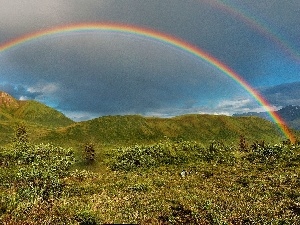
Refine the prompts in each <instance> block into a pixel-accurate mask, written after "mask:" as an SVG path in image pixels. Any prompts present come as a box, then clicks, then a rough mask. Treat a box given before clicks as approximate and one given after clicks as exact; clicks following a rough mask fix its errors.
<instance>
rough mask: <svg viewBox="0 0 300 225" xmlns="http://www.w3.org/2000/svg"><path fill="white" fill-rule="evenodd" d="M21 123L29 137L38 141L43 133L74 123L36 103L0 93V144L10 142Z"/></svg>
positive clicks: (59, 113) (55, 111) (49, 108)
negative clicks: (26, 129)
mask: <svg viewBox="0 0 300 225" xmlns="http://www.w3.org/2000/svg"><path fill="white" fill-rule="evenodd" d="M20 123H23V124H24V125H25V126H26V127H27V128H28V130H29V133H30V134H31V135H30V136H32V137H34V139H38V138H39V137H40V136H43V135H44V133H45V132H47V131H49V130H51V129H54V128H58V127H63V126H68V125H70V124H73V123H74V121H72V120H71V119H69V118H68V117H66V116H64V115H63V114H62V113H61V112H58V111H57V110H55V109H52V108H51V107H48V106H46V105H44V104H42V103H39V102H37V101H33V100H28V101H20V100H16V99H15V98H13V97H12V96H10V95H9V94H7V93H5V92H1V91H0V143H1V144H6V143H9V142H10V139H11V137H12V134H13V132H14V129H15V127H16V126H17V125H18V124H20Z"/></svg>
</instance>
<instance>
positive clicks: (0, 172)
mask: <svg viewBox="0 0 300 225" xmlns="http://www.w3.org/2000/svg"><path fill="white" fill-rule="evenodd" d="M0 155H1V157H0V165H1V169H0V179H1V181H2V182H1V184H0V201H1V205H0V224H103V223H106V224H112V223H138V224H299V221H300V177H299V174H300V145H299V143H295V144H292V143H290V142H289V141H284V142H281V143H267V142H264V141H262V140H260V141H254V142H252V141H251V142H249V141H248V140H247V138H245V137H243V136H241V137H240V138H239V139H238V140H237V141H236V142H235V143H231V144H227V143H222V142H219V141H211V142H210V143H209V144H203V143H200V142H196V141H191V140H184V139H169V138H167V137H165V138H163V139H162V140H160V141H157V142H155V143H151V144H133V145H126V146H125V145H124V146H121V145H120V146H118V147H114V148H112V147H106V148H105V147H103V146H101V145H97V144H93V143H86V144H85V145H83V146H82V151H78V149H77V150H74V149H72V148H66V147H58V146H55V145H53V144H41V143H31V141H30V138H29V137H28V133H27V131H26V128H25V127H24V126H19V127H18V128H17V129H16V131H15V134H14V138H13V140H12V142H11V143H10V144H9V145H6V146H5V147H2V148H1V150H0Z"/></svg>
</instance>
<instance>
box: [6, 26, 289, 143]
mask: <svg viewBox="0 0 300 225" xmlns="http://www.w3.org/2000/svg"><path fill="white" fill-rule="evenodd" d="M89 31H113V32H121V33H128V34H134V35H138V36H144V37H147V38H152V39H154V40H157V41H160V42H162V43H166V44H169V45H171V46H174V47H176V48H178V49H181V50H183V51H186V52H188V53H190V54H192V55H194V56H196V57H199V58H200V59H201V60H204V61H206V62H207V63H209V64H211V65H212V66H214V67H216V68H217V69H218V70H220V71H222V72H223V73H224V74H226V75H227V76H229V77H230V78H232V79H233V80H235V81H236V82H237V83H239V84H240V85H241V86H242V87H243V88H244V89H245V90H246V91H247V92H249V93H250V94H251V95H252V96H253V97H254V98H255V99H256V101H257V102H258V103H259V104H261V105H262V106H263V107H264V108H265V109H266V110H267V111H268V110H269V108H271V107H270V104H269V103H268V102H267V101H266V100H265V99H264V98H263V97H262V96H261V95H260V94H259V93H258V92H257V91H256V90H254V89H253V88H252V87H251V86H250V85H249V84H248V83H247V82H246V81H245V80H244V79H243V78H242V77H241V76H240V75H238V74H237V73H236V72H235V71H233V70H232V69H231V68H229V67H228V66H226V65H225V64H223V63H222V62H220V61H219V60H217V59H216V58H214V57H212V56H211V55H209V54H208V53H206V52H204V51H203V50H201V49H200V48H198V47H196V46H194V45H192V44H189V43H187V42H185V41H183V40H181V39H179V38H176V37H174V36H171V35H169V34H165V33H162V32H159V31H155V30H153V29H148V28H143V27H138V26H133V25H128V24H118V23H80V24H71V25H65V26H58V27H53V28H50V29H46V30H41V31H37V32H34V33H30V34H27V35H24V36H21V37H19V38H16V39H13V40H11V41H8V42H6V43H4V44H2V45H0V52H3V51H6V50H8V49H12V48H14V47H17V46H19V45H22V44H23V43H26V42H29V41H32V40H36V39H40V38H44V37H48V36H51V35H55V34H62V33H69V32H89ZM269 114H270V116H271V118H272V119H273V121H274V122H275V123H277V124H278V127H279V128H280V129H281V131H282V132H283V134H284V135H285V136H286V138H288V139H289V140H291V141H292V142H294V141H295V137H294V135H293V133H292V132H291V131H290V130H289V129H288V127H287V126H286V124H285V122H284V121H283V119H282V118H281V117H280V116H279V115H278V114H277V113H275V112H269Z"/></svg>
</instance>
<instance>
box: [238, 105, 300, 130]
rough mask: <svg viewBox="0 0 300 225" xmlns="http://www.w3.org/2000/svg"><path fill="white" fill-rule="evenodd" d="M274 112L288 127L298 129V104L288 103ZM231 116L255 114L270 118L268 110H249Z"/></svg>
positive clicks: (299, 119)
mask: <svg viewBox="0 0 300 225" xmlns="http://www.w3.org/2000/svg"><path fill="white" fill-rule="evenodd" d="M275 112H276V113H277V114H278V115H279V116H280V117H281V118H282V119H283V120H284V121H285V122H286V123H287V125H288V126H289V127H290V128H292V129H295V130H300V106H294V105H289V106H285V107H283V108H281V109H279V110H277V111H275ZM233 116H235V117H241V116H257V117H260V118H263V119H267V120H271V118H270V116H269V113H268V112H260V113H257V112H249V113H242V114H234V115H233Z"/></svg>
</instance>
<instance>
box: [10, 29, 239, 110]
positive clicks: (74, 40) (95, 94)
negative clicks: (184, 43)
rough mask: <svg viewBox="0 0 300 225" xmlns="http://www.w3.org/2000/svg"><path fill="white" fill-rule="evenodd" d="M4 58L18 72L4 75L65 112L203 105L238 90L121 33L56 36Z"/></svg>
mask: <svg viewBox="0 0 300 225" xmlns="http://www.w3.org/2000/svg"><path fill="white" fill-rule="evenodd" d="M95 43H97V44H95ZM145 53H147V54H145ZM5 58H6V60H7V61H9V62H10V63H9V64H10V67H12V68H14V70H15V71H17V72H15V71H12V72H11V73H7V75H6V77H5V79H6V80H10V81H11V82H12V81H15V80H18V81H19V82H20V83H25V84H27V85H28V86H29V87H30V90H31V91H39V92H43V93H44V95H43V99H44V101H46V100H47V97H46V95H47V94H51V96H52V97H51V101H52V104H54V105H56V107H57V108H59V109H60V110H64V111H88V112H93V113H96V112H97V113H99V114H124V113H142V114H147V112H149V111H151V112H152V111H153V112H154V111H157V110H161V109H162V108H174V107H175V108H176V107H177V106H178V104H179V105H182V107H184V106H185V105H189V106H190V107H191V102H195V103H198V104H199V103H200V104H207V102H209V99H211V98H214V99H216V98H220V96H221V97H224V96H227V97H229V96H232V95H235V94H236V91H239V87H238V85H237V84H235V83H234V82H233V80H231V79H230V78H229V77H227V76H224V74H222V73H221V72H219V71H217V70H216V69H215V68H213V67H212V66H210V65H207V64H206V63H205V62H201V60H200V59H199V58H196V57H194V56H192V55H190V54H187V53H186V52H183V51H181V50H175V49H174V48H173V47H172V46H167V45H165V44H161V43H159V42H158V43H156V42H155V41H154V40H149V39H145V38H137V37H135V36H128V35H127V36H126V35H125V36H124V34H119V35H117V34H116V33H113V35H112V34H111V33H101V35H100V36H99V32H96V33H94V34H92V35H91V34H89V35H79V36H75V37H60V36H58V37H57V38H52V39H51V40H42V41H38V42H37V43H32V44H28V45H26V46H24V47H23V48H22V51H19V50H18V49H15V50H14V51H11V52H9V53H7V54H5ZM18 71H22V72H23V75H22V76H20V72H18ZM224 84H227V85H224ZM228 87H234V88H228ZM45 98H46V100H45ZM49 101H50V100H49ZM55 102H56V103H55Z"/></svg>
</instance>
